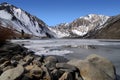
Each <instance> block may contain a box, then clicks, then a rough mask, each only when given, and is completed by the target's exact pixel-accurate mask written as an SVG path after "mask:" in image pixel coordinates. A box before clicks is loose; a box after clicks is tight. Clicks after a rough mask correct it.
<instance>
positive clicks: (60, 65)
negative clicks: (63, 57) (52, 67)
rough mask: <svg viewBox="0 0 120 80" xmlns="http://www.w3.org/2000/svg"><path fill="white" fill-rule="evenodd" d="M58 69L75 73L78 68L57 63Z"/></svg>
mask: <svg viewBox="0 0 120 80" xmlns="http://www.w3.org/2000/svg"><path fill="white" fill-rule="evenodd" d="M56 68H58V69H61V70H64V71H68V72H74V71H76V70H77V68H76V67H75V66H73V65H70V64H67V63H57V64H56Z"/></svg>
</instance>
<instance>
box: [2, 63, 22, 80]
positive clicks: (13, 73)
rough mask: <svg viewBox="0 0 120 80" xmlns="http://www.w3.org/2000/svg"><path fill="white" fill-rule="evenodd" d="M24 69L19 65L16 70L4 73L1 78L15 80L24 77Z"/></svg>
mask: <svg viewBox="0 0 120 80" xmlns="http://www.w3.org/2000/svg"><path fill="white" fill-rule="evenodd" d="M23 72H24V68H23V66H21V65H18V66H17V67H16V68H13V69H9V70H7V71H5V72H3V73H2V74H1V76H0V80H15V79H17V78H18V77H20V76H21V75H22V73H23Z"/></svg>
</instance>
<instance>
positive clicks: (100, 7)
mask: <svg viewBox="0 0 120 80" xmlns="http://www.w3.org/2000/svg"><path fill="white" fill-rule="evenodd" d="M2 2H8V3H10V4H13V5H15V6H17V7H20V8H22V9H23V10H25V11H27V12H29V13H30V14H32V15H35V16H37V17H38V18H40V19H42V20H43V21H44V22H45V23H46V24H48V25H50V26H51V25H56V24H59V23H64V22H71V21H73V20H74V19H76V18H78V17H80V16H85V15H87V14H103V15H108V16H113V15H117V14H120V0H0V3H2Z"/></svg>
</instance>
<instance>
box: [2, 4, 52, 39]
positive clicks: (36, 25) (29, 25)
mask: <svg viewBox="0 0 120 80" xmlns="http://www.w3.org/2000/svg"><path fill="white" fill-rule="evenodd" d="M0 23H1V24H2V25H3V26H8V25H10V26H12V28H14V29H15V30H17V31H19V32H21V30H23V31H24V32H25V33H27V34H30V35H34V36H39V37H54V33H53V32H51V31H50V30H49V28H48V27H47V25H46V24H45V23H44V22H43V21H42V20H40V19H38V18H37V17H35V16H33V15H31V14H29V13H27V12H26V11H24V10H22V9H20V8H18V7H15V6H13V5H11V4H8V3H2V4H0Z"/></svg>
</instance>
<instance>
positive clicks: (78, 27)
mask: <svg viewBox="0 0 120 80" xmlns="http://www.w3.org/2000/svg"><path fill="white" fill-rule="evenodd" d="M108 19H109V16H104V15H97V14H89V15H87V16H83V17H80V18H78V19H76V20H74V21H73V22H71V23H62V24H59V25H57V26H55V27H53V28H51V30H52V31H53V32H54V33H56V34H57V37H58V38H63V37H83V36H85V35H86V34H87V33H88V32H90V31H93V30H98V29H101V28H102V27H103V26H102V25H103V24H104V23H105V22H106V21H107V20H108Z"/></svg>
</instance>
